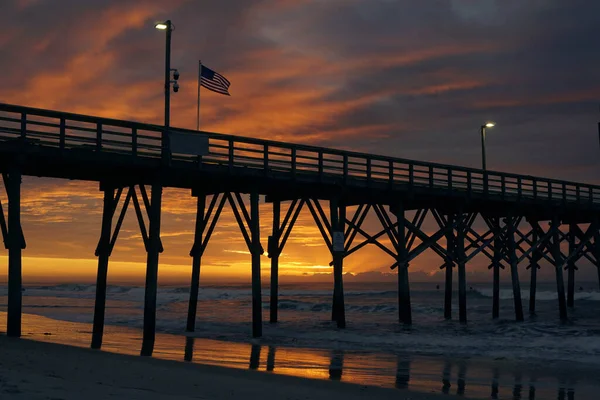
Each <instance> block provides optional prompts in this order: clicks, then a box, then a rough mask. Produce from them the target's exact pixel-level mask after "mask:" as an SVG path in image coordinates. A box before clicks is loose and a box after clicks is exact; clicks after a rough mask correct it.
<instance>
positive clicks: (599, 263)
mask: <svg viewBox="0 0 600 400" xmlns="http://www.w3.org/2000/svg"><path fill="white" fill-rule="evenodd" d="M599 126H600V124H599ZM594 223H595V224H596V227H598V219H597V218H596V219H595V222H594ZM592 248H593V249H594V261H596V271H597V272H598V287H599V288H600V230H598V229H596V231H595V232H594V244H593V247H592Z"/></svg>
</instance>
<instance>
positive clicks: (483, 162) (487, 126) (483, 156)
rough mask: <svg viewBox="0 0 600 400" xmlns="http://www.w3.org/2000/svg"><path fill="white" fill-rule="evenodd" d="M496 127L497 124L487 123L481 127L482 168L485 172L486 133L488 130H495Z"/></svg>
mask: <svg viewBox="0 0 600 400" xmlns="http://www.w3.org/2000/svg"><path fill="white" fill-rule="evenodd" d="M494 126H496V123H495V122H486V123H485V124H484V125H481V168H482V169H483V170H484V171H485V170H486V164H485V131H486V128H493V127H494Z"/></svg>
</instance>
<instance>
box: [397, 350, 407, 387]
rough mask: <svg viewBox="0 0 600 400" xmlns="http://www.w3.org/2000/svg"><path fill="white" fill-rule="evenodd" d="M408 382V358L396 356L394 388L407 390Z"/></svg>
mask: <svg viewBox="0 0 600 400" xmlns="http://www.w3.org/2000/svg"><path fill="white" fill-rule="evenodd" d="M409 381H410V357H408V356H407V357H403V356H398V360H397V362H396V385H395V386H396V387H397V388H398V389H407V388H408V383H409Z"/></svg>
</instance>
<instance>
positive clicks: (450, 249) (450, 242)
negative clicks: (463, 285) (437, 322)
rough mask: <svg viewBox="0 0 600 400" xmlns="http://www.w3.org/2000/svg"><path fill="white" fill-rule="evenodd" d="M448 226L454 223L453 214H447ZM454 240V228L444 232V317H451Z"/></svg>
mask: <svg viewBox="0 0 600 400" xmlns="http://www.w3.org/2000/svg"><path fill="white" fill-rule="evenodd" d="M447 223H448V226H450V227H452V225H453V224H454V215H453V214H448V222H447ZM454 253H455V240H454V228H450V229H449V230H448V231H447V232H446V260H445V261H446V262H445V264H446V282H445V288H444V290H445V292H444V318H445V319H452V269H453V268H454V258H455V257H454Z"/></svg>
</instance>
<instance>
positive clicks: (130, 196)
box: [94, 185, 164, 256]
mask: <svg viewBox="0 0 600 400" xmlns="http://www.w3.org/2000/svg"><path fill="white" fill-rule="evenodd" d="M135 186H136V185H131V186H129V187H128V190H127V195H126V196H125V200H124V201H123V206H122V207H121V212H120V213H119V218H118V219H117V224H116V225H115V230H114V232H113V233H112V235H111V237H110V238H109V240H104V239H105V238H102V237H101V238H100V240H99V242H98V246H97V247H96V251H95V253H94V254H95V255H96V256H98V255H99V254H100V253H101V252H102V250H104V249H103V246H104V245H105V244H108V249H107V251H108V255H109V256H110V255H111V254H112V251H113V249H114V247H115V243H116V242H117V238H118V236H119V232H120V230H121V226H122V225H123V221H124V219H125V215H126V214H127V208H128V207H129V203H130V202H131V201H132V200H133V207H134V209H135V214H136V217H137V221H138V224H139V226H140V232H141V235H142V240H143V241H144V248H145V249H146V251H148V246H149V241H150V239H149V237H148V230H147V229H146V221H145V219H144V215H143V212H142V209H141V206H140V202H139V200H138V195H137V192H136V188H135ZM123 189H124V188H123V187H120V188H118V189H117V193H116V194H115V196H114V198H113V199H112V202H111V203H110V205H109V206H110V210H109V216H110V219H112V218H113V216H114V214H115V212H116V210H117V208H118V205H119V201H120V199H121V196H122V193H123ZM139 189H140V195H141V197H142V201H143V203H144V209H145V211H146V215H148V216H149V214H150V209H151V204H150V200H149V198H148V193H147V192H146V188H145V187H144V185H139ZM163 251H164V248H163V245H162V241H161V240H160V239H159V252H161V253H162V252H163Z"/></svg>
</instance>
